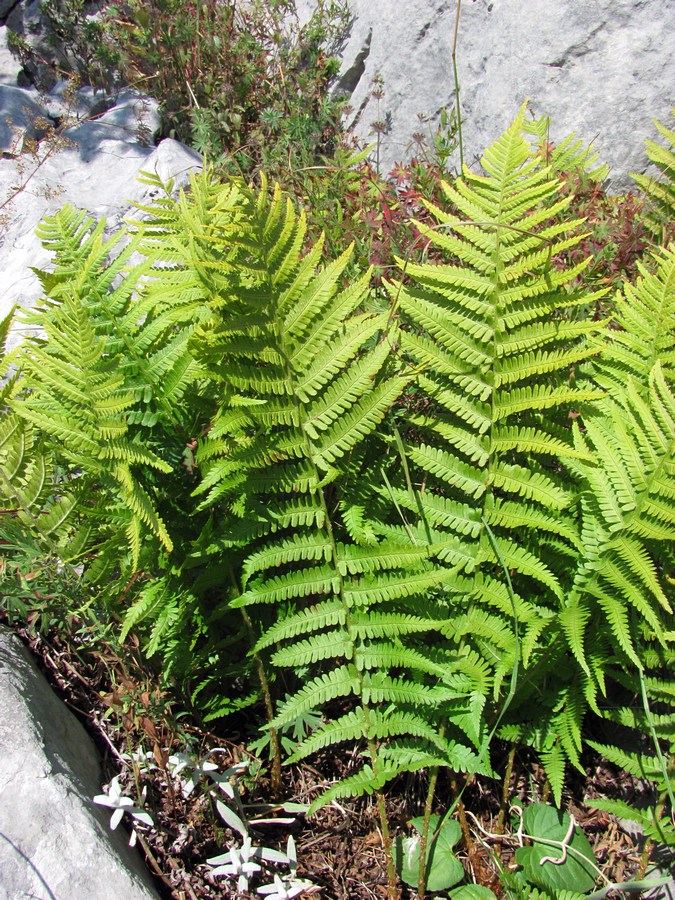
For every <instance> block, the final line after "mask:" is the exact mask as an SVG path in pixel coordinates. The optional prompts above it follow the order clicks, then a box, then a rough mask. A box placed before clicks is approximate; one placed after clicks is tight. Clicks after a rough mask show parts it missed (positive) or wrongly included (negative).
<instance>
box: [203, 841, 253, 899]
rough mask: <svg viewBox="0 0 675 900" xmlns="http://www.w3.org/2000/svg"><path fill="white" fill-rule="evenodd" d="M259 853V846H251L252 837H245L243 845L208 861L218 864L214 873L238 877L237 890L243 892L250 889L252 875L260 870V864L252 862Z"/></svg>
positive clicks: (215, 874)
mask: <svg viewBox="0 0 675 900" xmlns="http://www.w3.org/2000/svg"><path fill="white" fill-rule="evenodd" d="M256 854H258V848H257V847H252V846H251V838H249V837H247V838H244V842H243V844H242V845H241V847H232V849H231V850H229V851H228V852H227V853H224V854H223V855H222V856H215V857H213V858H212V859H208V860H207V862H208V863H209V865H215V866H217V868H216V869H214V870H213V875H214V877H215V876H218V875H227V876H228V877H230V878H236V879H237V890H238V891H239V892H240V893H241V892H242V891H247V890H248V879H249V877H250V876H251V875H254V874H255V873H256V872H260V871H261V868H260V866H259V865H258V864H257V863H255V862H251V859H253V857H254V856H255V855H256ZM226 860H229V862H227V863H226V865H224V866H221V865H219V864H220V863H221V862H225V861H226Z"/></svg>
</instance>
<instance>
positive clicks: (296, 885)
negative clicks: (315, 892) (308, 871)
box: [258, 875, 312, 900]
mask: <svg viewBox="0 0 675 900" xmlns="http://www.w3.org/2000/svg"><path fill="white" fill-rule="evenodd" d="M310 887H312V883H311V881H295V880H292V881H290V882H289V881H284V879H283V878H280V877H279V876H278V875H275V876H274V883H273V884H264V885H263V886H262V887H259V888H258V893H259V894H267V895H268V898H267V900H291V898H292V897H297V896H298V894H301V893H302V892H303V891H306V890H307V888H310Z"/></svg>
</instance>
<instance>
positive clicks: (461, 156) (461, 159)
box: [452, 0, 464, 171]
mask: <svg viewBox="0 0 675 900" xmlns="http://www.w3.org/2000/svg"><path fill="white" fill-rule="evenodd" d="M461 10H462V0H457V14H456V15H455V33H454V36H453V40H452V75H453V79H454V82H455V109H456V110H457V140H458V141H459V168H460V171H461V170H462V169H463V168H464V143H463V141H462V108H461V106H460V102H459V76H458V74H457V36H458V35H459V14H460V12H461Z"/></svg>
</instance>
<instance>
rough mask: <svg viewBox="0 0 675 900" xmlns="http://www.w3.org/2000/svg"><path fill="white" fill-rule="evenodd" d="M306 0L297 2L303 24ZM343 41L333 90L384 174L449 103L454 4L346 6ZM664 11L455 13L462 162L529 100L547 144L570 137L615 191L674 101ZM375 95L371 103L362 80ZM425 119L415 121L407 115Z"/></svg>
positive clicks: (566, 3) (608, 2)
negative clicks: (376, 87) (378, 96)
mask: <svg viewBox="0 0 675 900" xmlns="http://www.w3.org/2000/svg"><path fill="white" fill-rule="evenodd" d="M315 5H316V2H315V0H298V8H299V11H300V13H301V16H302V17H303V18H304V19H306V18H307V17H308V15H309V12H310V10H311V9H312V8H314V7H315ZM349 6H350V8H351V11H352V13H353V23H352V29H351V34H350V37H349V39H348V41H347V43H346V46H345V48H344V50H343V53H342V70H341V78H340V80H339V81H338V87H340V88H342V89H343V90H345V91H346V92H347V93H348V94H349V96H350V97H351V105H352V113H351V115H350V117H349V118H348V120H347V124H349V125H352V126H353V127H354V129H355V132H356V134H357V135H358V137H359V138H360V139H362V140H363V141H364V142H368V143H370V142H372V141H374V139H375V132H374V130H373V127H372V123H373V122H374V121H375V120H376V119H380V120H382V121H383V122H385V123H387V124H388V131H387V133H386V134H383V135H381V138H380V142H381V146H380V159H381V170H382V172H383V173H385V172H387V171H389V169H390V168H391V167H392V166H393V164H394V163H395V162H396V161H400V160H403V159H406V158H410V156H411V154H412V153H413V151H414V147H413V145H412V135H413V134H414V133H415V132H418V131H427V132H428V131H433V132H435V128H436V124H437V122H438V120H439V115H440V111H441V110H442V109H443V108H444V107H446V108H447V109H448V110H450V109H451V108H452V107H453V105H454V100H455V98H454V83H453V70H452V46H453V35H454V28H455V14H456V8H457V7H456V2H455V0H408V2H406V3H391V2H390V0H349ZM668 34H671V35H672V34H675V4H673V3H664V2H663V0H596V2H594V3H579V2H578V0H532V2H530V3H527V4H524V3H523V2H522V0H473V2H467V0H465V2H464V3H463V4H462V6H461V16H460V24H459V37H458V43H457V70H458V76H459V84H460V97H461V110H462V117H463V120H464V125H463V138H464V155H465V160H466V161H467V162H468V163H469V164H472V163H473V162H474V161H475V160H477V159H479V158H480V155H481V154H482V151H483V149H484V147H485V146H486V145H488V144H490V143H491V142H492V141H493V140H495V138H497V137H498V136H499V135H500V134H501V132H502V131H503V130H504V128H505V127H506V126H507V125H508V124H509V122H511V121H512V119H513V118H514V116H515V115H516V113H517V111H518V109H519V108H520V106H521V104H522V103H523V102H524V101H525V100H527V99H528V98H529V100H530V107H531V110H532V112H533V113H535V114H536V115H537V116H540V115H543V114H546V115H549V116H550V117H551V119H552V138H553V139H554V140H555V139H558V140H559V139H560V138H562V137H563V136H565V135H567V134H569V133H570V132H576V133H577V135H578V136H579V137H581V138H583V139H584V141H586V142H587V143H590V142H593V146H594V148H595V149H597V150H598V151H599V152H600V159H601V160H602V161H604V162H607V163H608V164H609V166H610V167H611V168H612V177H611V184H610V187H611V189H613V190H624V189H626V188H628V187H630V186H631V184H632V182H631V181H630V179H629V178H628V177H627V176H628V173H629V172H632V171H637V172H640V171H644V169H645V166H646V160H645V157H644V154H643V143H644V140H645V138H647V137H654V136H655V135H656V130H655V128H654V126H653V122H652V120H653V118H654V117H656V118H658V119H660V120H661V121H664V122H666V123H668V124H669V118H670V109H671V106H672V105H673V102H674V100H675V97H674V95H673V87H674V86H675V56H674V55H673V54H672V53H669V52H668V51H667V35H668ZM376 76H381V77H382V78H383V80H384V97H383V99H382V100H381V101H380V111H379V113H378V110H377V103H376V102H375V101H374V100H372V99H371V91H372V89H373V80H374V79H375V78H376ZM419 115H423V116H429V121H428V122H424V123H420V121H419V119H418V116H419Z"/></svg>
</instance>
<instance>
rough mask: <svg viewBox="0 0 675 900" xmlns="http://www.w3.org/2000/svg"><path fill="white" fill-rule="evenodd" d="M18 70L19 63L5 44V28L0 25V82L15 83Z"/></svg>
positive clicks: (19, 69) (0, 0)
mask: <svg viewBox="0 0 675 900" xmlns="http://www.w3.org/2000/svg"><path fill="white" fill-rule="evenodd" d="M0 2H2V0H0ZM20 71H21V63H20V62H19V60H18V59H17V58H16V56H14V54H13V53H12V52H11V50H10V49H9V47H8V46H7V28H6V27H5V26H4V25H0V84H13V85H16V84H17V79H18V77H19V72H20Z"/></svg>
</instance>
